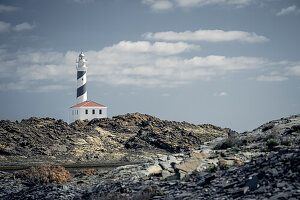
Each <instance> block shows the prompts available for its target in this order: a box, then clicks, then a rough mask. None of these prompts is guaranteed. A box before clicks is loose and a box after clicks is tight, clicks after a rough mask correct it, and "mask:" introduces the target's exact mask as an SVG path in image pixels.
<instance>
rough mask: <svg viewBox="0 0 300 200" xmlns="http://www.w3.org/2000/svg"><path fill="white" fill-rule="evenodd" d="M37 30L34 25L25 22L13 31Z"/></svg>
mask: <svg viewBox="0 0 300 200" xmlns="http://www.w3.org/2000/svg"><path fill="white" fill-rule="evenodd" d="M33 28H35V25H32V24H29V23H28V22H24V23H21V24H17V25H16V26H15V27H14V28H13V30H15V31H18V32H19V31H24V30H31V29H33Z"/></svg>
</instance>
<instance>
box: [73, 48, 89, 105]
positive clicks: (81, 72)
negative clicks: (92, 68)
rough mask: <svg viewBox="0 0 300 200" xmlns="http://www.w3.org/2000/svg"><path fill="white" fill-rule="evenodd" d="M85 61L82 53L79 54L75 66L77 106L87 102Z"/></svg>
mask: <svg viewBox="0 0 300 200" xmlns="http://www.w3.org/2000/svg"><path fill="white" fill-rule="evenodd" d="M86 62H87V60H86V59H85V58H84V54H83V52H81V53H80V54H79V58H78V61H77V62H76V63H77V66H76V69H77V104H79V103H82V102H84V101H86V100H87V91H86V72H87V69H88V68H87V66H86Z"/></svg>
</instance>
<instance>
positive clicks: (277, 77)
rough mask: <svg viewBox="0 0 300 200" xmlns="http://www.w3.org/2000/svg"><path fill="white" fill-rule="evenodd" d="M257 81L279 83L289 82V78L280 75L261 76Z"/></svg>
mask: <svg viewBox="0 0 300 200" xmlns="http://www.w3.org/2000/svg"><path fill="white" fill-rule="evenodd" d="M256 80H257V81H266V82H278V81H286V80H288V78H287V77H285V76H280V75H269V76H265V75H260V76H258V77H257V78H256Z"/></svg>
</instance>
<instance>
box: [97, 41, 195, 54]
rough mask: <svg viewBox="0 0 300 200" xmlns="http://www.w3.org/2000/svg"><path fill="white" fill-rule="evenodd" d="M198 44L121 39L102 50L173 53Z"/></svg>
mask: <svg viewBox="0 0 300 200" xmlns="http://www.w3.org/2000/svg"><path fill="white" fill-rule="evenodd" d="M198 47H199V46H197V45H193V44H188V43H184V42H176V43H169V42H154V43H153V44H151V43H150V42H148V41H137V42H131V41H121V42H119V43H118V44H115V45H113V46H111V47H106V48H104V49H103V51H104V52H107V53H111V52H125V53H129V52H135V53H155V54H163V55H175V54H179V53H182V52H184V51H188V50H192V49H196V48H198Z"/></svg>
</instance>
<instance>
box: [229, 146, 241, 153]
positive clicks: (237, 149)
mask: <svg viewBox="0 0 300 200" xmlns="http://www.w3.org/2000/svg"><path fill="white" fill-rule="evenodd" d="M231 150H232V151H233V152H239V151H241V149H240V148H239V147H233V148H232V149H231Z"/></svg>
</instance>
